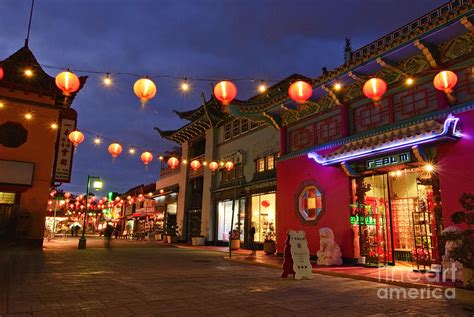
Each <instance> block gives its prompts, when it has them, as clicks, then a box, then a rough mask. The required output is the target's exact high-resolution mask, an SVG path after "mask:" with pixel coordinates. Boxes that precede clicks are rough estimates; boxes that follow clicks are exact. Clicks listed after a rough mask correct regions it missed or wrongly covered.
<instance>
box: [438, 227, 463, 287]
mask: <svg viewBox="0 0 474 317" xmlns="http://www.w3.org/2000/svg"><path fill="white" fill-rule="evenodd" d="M449 232H455V233H459V232H460V229H459V228H458V227H456V226H449V227H447V228H445V229H444V230H443V232H442V233H443V234H445V233H449ZM458 245H459V241H453V240H447V241H446V243H445V246H444V255H443V256H442V260H441V265H442V267H443V279H446V280H451V281H453V282H454V281H462V279H463V278H462V271H463V266H462V264H461V263H459V262H458V261H454V260H453V259H452V258H451V252H452V251H453V249H454V248H455V247H457V246H458Z"/></svg>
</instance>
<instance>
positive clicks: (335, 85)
mask: <svg viewBox="0 0 474 317" xmlns="http://www.w3.org/2000/svg"><path fill="white" fill-rule="evenodd" d="M332 88H333V89H334V90H335V91H340V90H341V89H342V84H341V83H340V82H335V83H334V86H332Z"/></svg>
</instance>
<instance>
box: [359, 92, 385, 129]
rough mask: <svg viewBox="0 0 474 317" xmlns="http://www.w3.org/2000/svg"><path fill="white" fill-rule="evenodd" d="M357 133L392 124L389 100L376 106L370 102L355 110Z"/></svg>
mask: <svg viewBox="0 0 474 317" xmlns="http://www.w3.org/2000/svg"><path fill="white" fill-rule="evenodd" d="M353 113H354V130H355V132H356V133H358V132H362V131H368V130H372V129H374V128H377V127H381V126H383V125H386V124H389V123H390V116H389V109H388V102H387V98H385V99H383V100H382V101H380V103H378V104H377V105H375V104H374V103H373V102H369V103H367V104H365V105H362V106H359V107H357V108H355V109H354V110H353Z"/></svg>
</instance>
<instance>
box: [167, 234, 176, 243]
mask: <svg viewBox="0 0 474 317" xmlns="http://www.w3.org/2000/svg"><path fill="white" fill-rule="evenodd" d="M166 240H167V242H168V243H176V242H178V236H176V235H167V236H166Z"/></svg>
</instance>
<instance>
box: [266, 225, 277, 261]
mask: <svg viewBox="0 0 474 317" xmlns="http://www.w3.org/2000/svg"><path fill="white" fill-rule="evenodd" d="M263 252H265V254H267V255H271V254H275V252H276V242H275V227H274V226H273V222H269V223H268V224H267V230H266V231H265V240H264V241H263Z"/></svg>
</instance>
